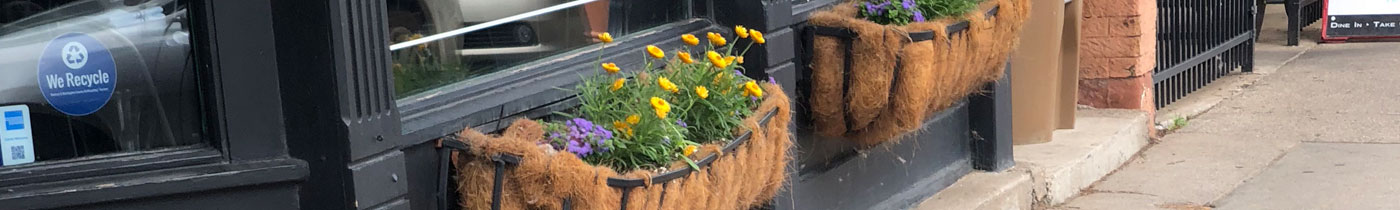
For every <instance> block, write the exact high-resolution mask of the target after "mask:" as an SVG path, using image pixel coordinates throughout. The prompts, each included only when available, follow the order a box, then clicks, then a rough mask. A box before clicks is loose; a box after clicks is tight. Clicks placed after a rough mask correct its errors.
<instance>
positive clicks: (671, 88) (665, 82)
mask: <svg viewBox="0 0 1400 210" xmlns="http://www.w3.org/2000/svg"><path fill="white" fill-rule="evenodd" d="M656 84H657V85H661V89H662V90H666V91H668V92H671V93H676V92H680V91H681V89H680V88H677V87H676V83H671V80H670V79H666V77H660V78H657V79H656Z"/></svg>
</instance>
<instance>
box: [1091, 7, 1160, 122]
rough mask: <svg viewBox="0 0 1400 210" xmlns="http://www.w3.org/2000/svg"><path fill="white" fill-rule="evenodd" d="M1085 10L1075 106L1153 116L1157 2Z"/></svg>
mask: <svg viewBox="0 0 1400 210" xmlns="http://www.w3.org/2000/svg"><path fill="white" fill-rule="evenodd" d="M1083 9H1084V17H1083V18H1084V19H1083V22H1082V24H1083V25H1082V26H1081V27H1082V28H1081V30H1082V32H1081V34H1080V36H1081V41H1080V43H1079V48H1080V57H1079V62H1080V68H1079V104H1083V105H1088V106H1092V107H1096V108H1121V109H1139V110H1145V111H1148V112H1149V113H1152V112H1155V108H1154V105H1153V101H1152V98H1153V97H1152V94H1153V93H1152V69H1153V65H1154V63H1155V61H1156V60H1155V59H1156V54H1155V49H1156V46H1155V44H1156V39H1157V37H1156V32H1157V31H1156V30H1157V29H1156V22H1157V5H1156V2H1155V1H1153V0H1088V1H1084V8H1083ZM1148 116H1151V115H1148Z"/></svg>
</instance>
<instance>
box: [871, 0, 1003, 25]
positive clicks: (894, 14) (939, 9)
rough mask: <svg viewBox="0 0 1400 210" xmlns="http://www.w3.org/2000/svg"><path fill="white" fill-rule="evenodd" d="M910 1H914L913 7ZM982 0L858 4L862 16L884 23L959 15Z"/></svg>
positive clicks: (884, 0)
mask: <svg viewBox="0 0 1400 210" xmlns="http://www.w3.org/2000/svg"><path fill="white" fill-rule="evenodd" d="M908 1H913V4H912V5H910V6H911V7H908V8H906V7H905V5H909V4H908ZM980 2H981V0H865V1H862V2H859V3H857V4H856V7H857V9H858V10H859V11H860V17H862V18H865V19H866V20H870V21H872V22H875V23H879V24H884V25H908V24H909V23H912V22H922V21H924V20H935V19H939V18H944V17H954V18H956V17H959V16H962V15H963V14H966V13H967V12H969V11H972V10H973V9H976V8H977V4H978V3H980Z"/></svg>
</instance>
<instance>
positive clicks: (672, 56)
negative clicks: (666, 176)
mask: <svg viewBox="0 0 1400 210" xmlns="http://www.w3.org/2000/svg"><path fill="white" fill-rule="evenodd" d="M729 38H730V39H735V40H737V39H738V38H737V37H729ZM750 45H752V44H750ZM705 46H707V47H705V49H704V50H706V51H710V50H713V51H717V52H716V53H718V54H720V55H721V56H720V57H728V56H742V55H743V53H742V52H741V53H738V54H735V53H734V51H735V50H736V49H734V45H733V44H731V45H727V46H725V47H721V48H719V49H714V48H712V47H708V46H709V45H705ZM744 50H747V48H745V49H744ZM680 51H681V52H689V51H690V49H688V48H686V49H681V50H680ZM665 54H666V58H665V59H664V60H662V59H654V58H652V57H646V60H647V63H646V65H645V66H646V67H645V68H643V69H641V70H638V71H627V70H624V71H622V72H620V73H615V74H608V73H603V70H601V68H600V70H599V72H598V74H596V75H593V76H588V77H586V78H585V79H584V81H583V83H582V84H580V85H579V86H578V87H577V91H578V97H579V99H580V101H581V102H582V104H581V106H580V107H579V108H578V114H580V115H581V116H582V117H583V118H586V119H588V120H591V121H593V122H595V123H598V124H600V125H605V127H608V128H610V129H613V133H614V136H615V137H614V140H613V141H608V142H607V143H605V145H603V147H605V148H607V150H608V151H607V152H601V153H595V154H592V155H589V156H586V157H585V158H584V160H585V161H588V162H590V163H593V164H598V165H607V166H611V167H612V168H614V169H617V170H619V171H626V170H632V169H648V168H658V167H664V166H666V165H667V164H669V163H671V162H673V161H676V160H684V161H688V162H689V161H690V160H688V159H684V158H685V157H684V155H683V153H684V152H683V151H684V149H685V148H686V147H687V146H698V145H701V144H706V143H710V142H715V141H728V140H729V138H731V137H733V135H734V134H735V131H736V130H737V128H739V127H740V126H741V125H742V122H741V121H742V119H743V118H744V117H745V116H748V115H750V114H751V112H752V110H751V108H752V107H754V106H755V105H756V104H757V103H758V101H757V100H756V99H754V98H750V97H748V96H745V95H744V94H742V93H743V92H744V91H743V90H744V83H746V82H751V81H753V80H752V79H749V78H747V77H745V76H744V75H736V74H735V73H736V69H742V67H739V66H738V65H737V64H732V65H727V66H725V67H724V68H716V67H715V66H714V65H712V62H710V61H708V59H707V58H706V56H705V53H698V52H697V53H695V54H696V55H692V56H691V57H692V58H693V60H694V63H689V64H687V63H684V62H682V61H681V59H679V58H678V57H677V56H678V55H677V51H669V52H665ZM641 56H646V55H641ZM663 63H664V67H662V66H663V65H662V64H663ZM661 78H666V79H667V80H668V81H670V83H672V84H674V86H675V92H671V91H668V90H667V88H666V87H664V86H663V85H662V84H661V82H660V80H661ZM618 79H625V80H626V82H625V83H624V85H622V86H621V88H619V89H616V90H613V89H612V88H613V84H614V83H615V82H616V81H617V80H618ZM702 86H703V87H704V88H705V89H707V90H708V91H707V92H708V96H707V97H705V98H701V97H700V95H699V94H698V93H699V90H698V88H697V87H702ZM653 97H655V98H659V99H661V100H664V101H666V103H667V104H669V107H670V111H669V112H667V113H666V114H665V117H664V118H663V117H661V116H659V115H658V114H657V107H656V106H655V105H654V104H653V103H652V101H651V99H652V98H653ZM631 116H637V118H638V119H639V120H638V121H636V124H632V123H630V122H628V118H629V117H631ZM682 124H684V126H683V125H682ZM629 130H630V134H629Z"/></svg>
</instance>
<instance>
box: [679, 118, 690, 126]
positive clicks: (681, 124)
mask: <svg viewBox="0 0 1400 210" xmlns="http://www.w3.org/2000/svg"><path fill="white" fill-rule="evenodd" d="M676 125H680V126H681V127H682V128H688V127H690V126H687V125H686V124H685V121H681V120H680V119H676Z"/></svg>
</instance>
